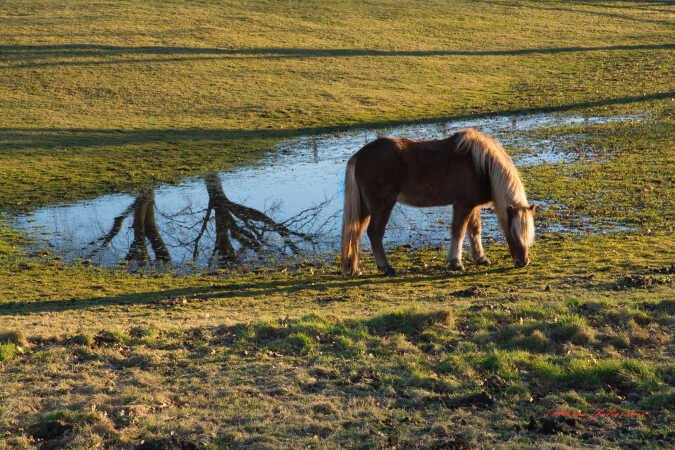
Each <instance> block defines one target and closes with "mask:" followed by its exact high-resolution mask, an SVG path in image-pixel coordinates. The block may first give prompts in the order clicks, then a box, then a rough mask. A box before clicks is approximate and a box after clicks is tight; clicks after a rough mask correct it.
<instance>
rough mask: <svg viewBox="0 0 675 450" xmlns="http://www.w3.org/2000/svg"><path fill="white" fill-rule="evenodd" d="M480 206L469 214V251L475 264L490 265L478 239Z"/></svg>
mask: <svg viewBox="0 0 675 450" xmlns="http://www.w3.org/2000/svg"><path fill="white" fill-rule="evenodd" d="M480 209H481V207H480V206H476V207H475V208H474V209H473V210H472V211H471V213H470V214H469V240H470V241H471V252H472V254H473V259H474V261H476V264H483V265H486V266H487V265H490V260H489V259H487V257H486V256H485V251H484V250H483V244H482V243H481V241H480V233H481V225H480Z"/></svg>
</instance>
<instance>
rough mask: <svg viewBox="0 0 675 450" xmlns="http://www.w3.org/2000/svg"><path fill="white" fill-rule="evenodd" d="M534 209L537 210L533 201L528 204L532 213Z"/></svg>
mask: <svg viewBox="0 0 675 450" xmlns="http://www.w3.org/2000/svg"><path fill="white" fill-rule="evenodd" d="M536 210H537V205H535V204H534V203H532V204H531V205H530V211H532V214H534V212H535V211H536Z"/></svg>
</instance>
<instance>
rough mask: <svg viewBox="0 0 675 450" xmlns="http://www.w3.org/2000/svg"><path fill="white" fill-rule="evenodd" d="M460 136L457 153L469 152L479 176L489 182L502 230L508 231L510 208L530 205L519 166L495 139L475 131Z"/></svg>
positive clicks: (460, 132)
mask: <svg viewBox="0 0 675 450" xmlns="http://www.w3.org/2000/svg"><path fill="white" fill-rule="evenodd" d="M457 134H458V135H459V137H460V139H459V143H458V146H457V149H458V150H459V151H467V152H470V153H471V158H472V160H473V165H474V168H475V170H476V173H477V174H478V175H480V176H481V177H488V178H489V180H490V188H491V191H492V202H493V204H494V207H495V212H496V213H497V218H498V219H499V224H500V225H501V227H502V229H506V224H507V216H506V208H507V206H508V205H509V204H512V203H521V204H527V197H526V195H525V189H523V185H522V183H521V181H520V178H519V177H518V170H517V169H516V166H515V165H514V164H513V162H512V161H511V158H510V157H509V155H507V154H506V151H505V150H504V148H503V147H502V146H501V145H500V144H499V142H497V141H496V140H494V139H493V138H491V137H489V136H486V135H484V134H483V133H480V132H478V131H476V130H474V129H472V128H468V129H465V130H461V131H459V132H458V133H457Z"/></svg>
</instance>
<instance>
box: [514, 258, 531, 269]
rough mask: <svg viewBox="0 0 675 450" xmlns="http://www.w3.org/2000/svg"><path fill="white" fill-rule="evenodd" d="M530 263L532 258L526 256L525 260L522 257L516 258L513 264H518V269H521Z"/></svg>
mask: <svg viewBox="0 0 675 450" xmlns="http://www.w3.org/2000/svg"><path fill="white" fill-rule="evenodd" d="M529 263H530V258H526V259H525V261H523V260H522V259H514V260H513V264H514V265H515V266H516V269H520V268H521V267H525V266H526V265H528V264H529Z"/></svg>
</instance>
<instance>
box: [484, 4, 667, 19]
mask: <svg viewBox="0 0 675 450" xmlns="http://www.w3.org/2000/svg"><path fill="white" fill-rule="evenodd" d="M490 3H494V4H498V5H502V6H508V7H514V8H523V7H525V8H529V9H537V10H540V11H563V12H571V13H575V14H586V15H592V16H601V17H609V18H612V19H620V20H625V21H632V22H641V23H655V24H661V25H673V24H675V21H672V20H665V19H649V18H644V17H635V16H631V15H629V14H618V13H614V12H606V11H591V10H588V9H574V8H561V7H559V6H535V5H532V4H527V5H523V4H522V3H516V2H500V1H491V2H490ZM574 3H575V4H581V5H586V6H596V7H602V8H617V7H616V6H611V5H604V4H602V3H600V2H598V3H593V2H574ZM654 4H656V5H664V6H666V5H671V4H672V2H654ZM625 8H628V6H625V7H624V6H622V7H621V9H625ZM631 8H632V6H631ZM635 9H640V10H644V11H649V12H661V13H671V14H675V10H673V11H671V10H666V9H652V8H635Z"/></svg>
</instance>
